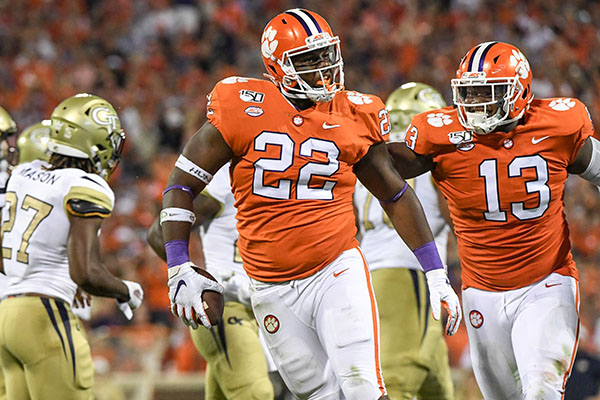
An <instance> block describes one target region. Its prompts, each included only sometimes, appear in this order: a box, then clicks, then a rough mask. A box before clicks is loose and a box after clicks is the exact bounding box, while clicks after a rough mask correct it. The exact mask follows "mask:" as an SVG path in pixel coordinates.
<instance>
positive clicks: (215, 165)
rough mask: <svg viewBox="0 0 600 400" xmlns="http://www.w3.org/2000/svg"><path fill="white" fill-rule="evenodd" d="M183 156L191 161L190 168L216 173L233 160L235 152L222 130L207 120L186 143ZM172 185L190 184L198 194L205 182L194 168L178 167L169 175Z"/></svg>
mask: <svg viewBox="0 0 600 400" xmlns="http://www.w3.org/2000/svg"><path fill="white" fill-rule="evenodd" d="M183 156H184V157H185V158H187V159H188V160H189V161H191V163H192V164H190V165H191V167H190V168H192V169H193V168H194V167H195V166H197V167H199V168H201V169H202V170H204V171H206V172H208V173H209V174H211V175H214V174H215V173H216V172H217V171H218V170H219V168H221V167H222V166H223V165H224V164H225V163H226V162H227V161H229V160H231V157H232V156H233V152H232V151H231V149H230V147H229V145H228V144H227V142H226V141H225V139H224V138H223V135H221V132H219V130H218V129H217V128H215V126H214V125H212V124H211V123H210V122H208V121H207V122H205V123H204V125H202V127H201V128H200V129H199V130H198V131H197V132H196V133H195V134H194V136H192V138H191V139H190V140H189V142H188V143H187V144H186V145H185V147H184V149H183ZM171 185H183V186H188V187H190V188H192V190H193V191H194V194H198V193H200V192H201V191H202V189H203V188H204V186H205V182H203V181H202V180H201V179H199V178H198V175H197V174H195V173H194V171H193V170H189V171H187V170H184V169H181V168H179V167H176V168H174V169H173V172H172V173H171V176H170V177H169V186H171Z"/></svg>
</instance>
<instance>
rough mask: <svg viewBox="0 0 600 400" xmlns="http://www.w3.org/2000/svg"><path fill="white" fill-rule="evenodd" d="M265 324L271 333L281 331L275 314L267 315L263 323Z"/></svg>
mask: <svg viewBox="0 0 600 400" xmlns="http://www.w3.org/2000/svg"><path fill="white" fill-rule="evenodd" d="M263 324H264V325H265V329H266V330H267V332H269V333H275V332H277V331H278V330H279V319H277V317H276V316H274V315H273V314H269V315H267V316H266V317H265V319H264V321H263Z"/></svg>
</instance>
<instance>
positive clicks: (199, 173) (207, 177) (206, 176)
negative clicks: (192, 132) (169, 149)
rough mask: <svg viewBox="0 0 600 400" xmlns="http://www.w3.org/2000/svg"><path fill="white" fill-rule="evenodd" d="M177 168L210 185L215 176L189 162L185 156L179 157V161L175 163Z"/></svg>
mask: <svg viewBox="0 0 600 400" xmlns="http://www.w3.org/2000/svg"><path fill="white" fill-rule="evenodd" d="M175 167H177V168H179V169H180V170H182V171H183V172H187V173H188V174H190V175H192V176H194V177H196V178H198V179H200V180H201V181H202V182H204V183H206V184H207V185H208V183H209V182H210V181H211V180H212V178H213V176H212V175H211V174H210V173H208V172H206V171H205V170H203V169H202V168H200V167H199V166H197V165H196V164H194V163H193V162H191V161H190V160H188V159H187V158H186V157H185V156H184V155H183V154H180V155H179V158H177V161H176V162H175Z"/></svg>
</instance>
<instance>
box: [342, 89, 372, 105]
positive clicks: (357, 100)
mask: <svg viewBox="0 0 600 400" xmlns="http://www.w3.org/2000/svg"><path fill="white" fill-rule="evenodd" d="M346 96H348V100H350V101H351V102H352V103H354V104H357V105H359V106H360V105H363V104H371V103H372V102H373V99H372V98H370V97H369V96H367V95H364V94H362V93H358V92H347V93H346Z"/></svg>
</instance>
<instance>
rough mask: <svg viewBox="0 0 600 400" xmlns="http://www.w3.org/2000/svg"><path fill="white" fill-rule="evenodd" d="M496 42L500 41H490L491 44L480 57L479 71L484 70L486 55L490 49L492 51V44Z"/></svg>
mask: <svg viewBox="0 0 600 400" xmlns="http://www.w3.org/2000/svg"><path fill="white" fill-rule="evenodd" d="M496 43H498V42H492V43H490V45H489V46H488V47H487V48H486V49H485V50H484V51H483V53H482V54H481V58H479V70H478V71H479V72H481V71H483V64H484V63H485V56H486V55H487V53H488V51H490V49H491V48H492V46H494V45H495V44H496Z"/></svg>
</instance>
